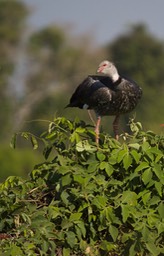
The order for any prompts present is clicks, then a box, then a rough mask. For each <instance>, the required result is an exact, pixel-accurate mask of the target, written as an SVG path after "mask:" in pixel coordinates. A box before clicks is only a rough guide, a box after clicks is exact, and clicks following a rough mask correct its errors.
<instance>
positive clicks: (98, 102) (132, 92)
mask: <svg viewBox="0 0 164 256" xmlns="http://www.w3.org/2000/svg"><path fill="white" fill-rule="evenodd" d="M98 72H99V73H102V74H103V76H102V75H89V76H88V77H87V78H86V79H85V80H84V81H83V82H82V83H81V84H80V85H79V86H78V87H77V88H76V90H75V92H74V93H73V95H72V97H71V99H70V103H69V104H68V105H67V107H78V108H83V109H88V110H90V109H93V110H94V111H95V113H96V116H97V124H96V129H95V131H96V132H97V136H96V138H97V139H96V141H97V143H98V137H99V125H100V119H101V117H102V116H108V115H109V116H116V118H115V120H114V123H113V126H114V132H115V136H116V138H117V139H118V118H119V116H120V115H121V114H125V113H128V112H130V111H132V110H133V109H134V108H135V107H136V105H137V103H138V101H139V99H140V98H141V96H142V89H141V88H140V87H139V86H138V85H137V84H136V83H135V82H134V81H132V80H130V79H127V78H125V77H122V76H120V75H119V74H118V72H117V69H116V67H115V66H114V65H113V63H111V62H109V61H103V62H102V63H100V66H99V69H98ZM104 74H105V75H104Z"/></svg>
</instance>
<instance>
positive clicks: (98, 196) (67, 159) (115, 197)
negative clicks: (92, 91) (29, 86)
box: [0, 118, 164, 256]
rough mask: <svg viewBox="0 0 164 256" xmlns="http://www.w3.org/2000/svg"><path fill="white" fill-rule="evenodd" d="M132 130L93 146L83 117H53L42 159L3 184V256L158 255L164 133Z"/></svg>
mask: <svg viewBox="0 0 164 256" xmlns="http://www.w3.org/2000/svg"><path fill="white" fill-rule="evenodd" d="M130 128H131V130H132V133H133V134H132V135H128V134H123V135H122V136H121V139H120V141H121V142H118V141H116V140H115V139H113V138H111V137H110V136H109V135H107V134H101V136H100V146H99V147H97V145H96V144H95V143H94V135H95V134H94V132H93V129H92V128H91V127H89V126H88V125H86V124H85V123H84V122H82V121H78V120H75V121H74V122H71V121H69V120H67V119H65V118H57V119H55V120H54V121H53V122H50V123H49V127H48V131H46V132H45V133H44V134H42V136H41V137H40V140H41V141H42V142H43V143H44V145H45V147H44V151H43V154H44V157H45V162H44V163H41V164H38V165H37V166H35V168H34V169H33V171H32V172H31V173H30V178H29V180H23V179H21V178H19V177H9V178H8V179H7V180H6V181H5V182H4V183H3V184H1V187H0V194H1V197H0V205H1V210H0V216H1V224H0V228H1V234H0V238H1V255H10V256H15V255H29V256H30V255H32V256H35V255H59V256H60V255H63V256H69V255H78V256H79V255H90V256H93V255H130V256H133V255H154V256H157V255H163V254H164V204H163V201H164V175H163V169H162V168H163V165H164V157H163V151H164V137H163V136H162V135H156V134H154V133H153V132H151V131H147V132H144V131H143V130H142V127H141V124H140V123H134V121H133V120H131V122H130ZM24 136H25V137H26V138H27V139H30V140H31V142H32V145H33V147H34V148H37V147H38V140H37V139H36V138H35V137H34V136H33V135H31V134H29V133H24ZM15 139H16V135H15V136H14V137H13V141H12V145H13V146H15Z"/></svg>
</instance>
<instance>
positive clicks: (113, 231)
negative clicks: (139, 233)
mask: <svg viewBox="0 0 164 256" xmlns="http://www.w3.org/2000/svg"><path fill="white" fill-rule="evenodd" d="M109 232H110V234H111V236H112V238H113V241H114V242H115V241H116V239H117V237H118V228H116V227H115V226H113V225H110V226H109Z"/></svg>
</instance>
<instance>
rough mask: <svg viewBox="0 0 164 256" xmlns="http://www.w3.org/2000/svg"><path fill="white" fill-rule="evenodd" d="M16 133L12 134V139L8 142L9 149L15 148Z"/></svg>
mask: <svg viewBox="0 0 164 256" xmlns="http://www.w3.org/2000/svg"><path fill="white" fill-rule="evenodd" d="M17 135H18V134H17V133H14V134H13V136H12V138H11V141H10V147H11V148H15V147H16V140H17Z"/></svg>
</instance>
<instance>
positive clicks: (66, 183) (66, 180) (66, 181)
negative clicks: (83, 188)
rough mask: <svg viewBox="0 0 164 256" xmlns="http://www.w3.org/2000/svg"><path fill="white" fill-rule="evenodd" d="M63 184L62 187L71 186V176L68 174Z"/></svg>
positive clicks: (62, 179)
mask: <svg viewBox="0 0 164 256" xmlns="http://www.w3.org/2000/svg"><path fill="white" fill-rule="evenodd" d="M61 182H62V186H63V187H64V186H67V185H69V184H71V182H72V177H71V174H66V175H64V176H63V177H62V178H61Z"/></svg>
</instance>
